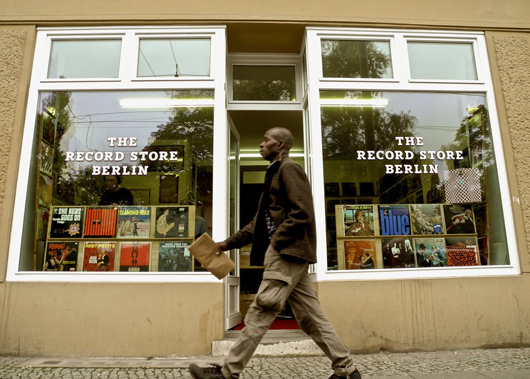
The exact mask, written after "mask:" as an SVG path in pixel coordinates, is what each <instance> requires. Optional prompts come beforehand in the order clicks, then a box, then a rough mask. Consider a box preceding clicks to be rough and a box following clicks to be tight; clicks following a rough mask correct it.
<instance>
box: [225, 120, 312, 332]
mask: <svg viewBox="0 0 530 379" xmlns="http://www.w3.org/2000/svg"><path fill="white" fill-rule="evenodd" d="M228 114H229V122H230V123H232V126H231V127H232V133H233V135H234V137H233V139H234V140H235V139H236V138H235V135H237V136H238V139H237V141H238V146H239V150H240V151H239V155H237V158H238V159H234V158H233V156H234V152H233V151H232V147H231V152H230V156H231V161H230V170H231V171H230V180H231V185H230V188H231V191H230V192H231V193H232V188H234V190H235V191H237V196H236V197H235V198H237V203H236V204H235V205H234V206H232V196H231V199H230V201H231V203H230V204H231V207H230V211H231V216H230V217H231V220H237V222H238V224H237V228H236V229H235V230H234V231H237V230H239V228H240V227H243V226H245V225H246V224H248V223H249V222H250V221H251V220H252V219H253V218H254V215H255V213H256V211H257V207H258V201H259V198H260V196H261V193H262V191H263V182H264V179H265V171H266V170H267V167H268V165H269V162H268V161H265V160H263V158H262V157H261V156H260V154H259V145H260V143H261V141H262V140H263V136H264V134H265V132H266V131H267V130H268V129H270V128H272V127H275V126H283V127H286V128H288V129H289V130H290V131H291V132H292V133H293V137H294V140H295V143H294V145H293V147H292V149H291V154H290V155H291V157H292V158H293V160H295V161H296V162H297V163H298V164H300V165H301V166H302V167H303V166H304V131H303V130H304V129H303V112H302V111H301V110H300V111H294V110H292V111H291V110H290V111H283V110H230V111H228ZM232 170H237V172H233V171H232ZM235 178H237V183H233V182H232V180H233V179H235ZM235 198H234V199H235ZM232 212H236V214H233V213H232ZM231 225H232V224H231ZM250 249H251V246H250V245H248V246H244V247H242V248H241V249H240V250H239V251H238V254H237V257H236V258H237V262H238V267H239V273H238V280H239V287H238V289H239V293H238V294H237V296H235V295H234V296H230V301H234V300H235V299H237V300H238V304H231V305H230V307H231V308H228V309H235V308H237V309H238V310H239V312H240V317H241V318H244V316H245V314H246V312H247V310H248V308H249V306H250V304H251V303H252V301H253V300H254V296H255V294H256V293H257V290H258V287H259V285H260V283H261V280H262V277H263V267H260V266H251V265H250ZM229 280H230V279H229ZM230 324H231V325H232V323H230ZM242 328H243V323H240V324H239V325H235V327H234V326H232V327H230V328H228V329H234V330H240V329H242ZM298 328H299V327H298V324H297V323H296V321H295V320H294V317H293V315H292V312H291V311H290V308H289V306H287V308H286V309H285V310H284V311H283V312H282V313H281V314H280V316H279V318H278V319H277V320H276V321H275V323H274V324H273V325H272V327H271V329H298Z"/></svg>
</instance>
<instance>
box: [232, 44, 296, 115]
mask: <svg viewBox="0 0 530 379" xmlns="http://www.w3.org/2000/svg"><path fill="white" fill-rule="evenodd" d="M227 61H228V62H227V73H226V80H227V83H229V84H228V91H227V99H228V108H229V109H230V110H261V109H263V110H268V109H271V107H273V108H276V107H281V108H282V109H285V110H300V109H301V106H302V97H303V91H302V62H301V61H300V55H299V54H244V53H241V54H240V53H232V54H229V55H228V58H227ZM234 66H290V67H294V72H295V77H294V79H295V91H296V100H295V101H274V100H267V101H260V100H234V92H233V80H234V77H233V73H234Z"/></svg>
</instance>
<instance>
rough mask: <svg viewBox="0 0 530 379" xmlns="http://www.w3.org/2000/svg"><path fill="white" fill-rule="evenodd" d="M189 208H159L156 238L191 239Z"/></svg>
mask: <svg viewBox="0 0 530 379" xmlns="http://www.w3.org/2000/svg"><path fill="white" fill-rule="evenodd" d="M188 213H189V208H188V207H157V208H156V231H155V237H156V238H183V237H189V235H188V233H189V231H188V229H189V214H188Z"/></svg>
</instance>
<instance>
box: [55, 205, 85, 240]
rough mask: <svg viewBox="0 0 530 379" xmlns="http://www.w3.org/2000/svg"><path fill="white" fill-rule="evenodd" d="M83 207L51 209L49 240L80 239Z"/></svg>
mask: <svg viewBox="0 0 530 379" xmlns="http://www.w3.org/2000/svg"><path fill="white" fill-rule="evenodd" d="M84 211H85V208H83V207H53V210H52V220H51V227H50V238H81V236H82V234H83V215H84Z"/></svg>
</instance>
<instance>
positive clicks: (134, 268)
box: [120, 241, 151, 272]
mask: <svg viewBox="0 0 530 379" xmlns="http://www.w3.org/2000/svg"><path fill="white" fill-rule="evenodd" d="M150 255H151V242H137V241H134V242H122V243H121V244H120V271H130V272H139V271H149V258H150Z"/></svg>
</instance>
